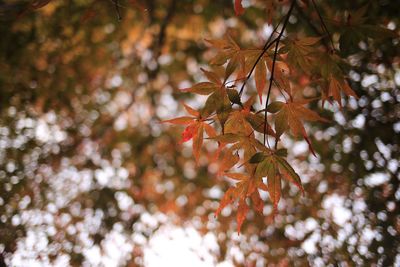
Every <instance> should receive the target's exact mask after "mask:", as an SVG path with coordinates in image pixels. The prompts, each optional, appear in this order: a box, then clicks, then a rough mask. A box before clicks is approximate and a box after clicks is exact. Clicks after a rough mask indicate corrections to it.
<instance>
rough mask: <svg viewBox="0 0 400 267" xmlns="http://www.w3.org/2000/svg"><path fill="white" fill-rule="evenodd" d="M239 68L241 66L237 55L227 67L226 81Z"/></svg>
mask: <svg viewBox="0 0 400 267" xmlns="http://www.w3.org/2000/svg"><path fill="white" fill-rule="evenodd" d="M238 66H239V58H238V56H237V55H234V56H233V57H232V58H231V60H229V62H228V65H227V66H226V70H225V77H224V80H225V81H226V80H227V79H228V78H229V76H231V75H232V73H233V72H234V71H235V70H236V68H237V67H238Z"/></svg>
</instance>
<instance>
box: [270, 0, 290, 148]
mask: <svg viewBox="0 0 400 267" xmlns="http://www.w3.org/2000/svg"><path fill="white" fill-rule="evenodd" d="M295 3H296V0H292V3H291V4H290V8H289V11H288V13H287V14H286V17H285V21H284V23H283V26H282V29H281V32H280V33H279V35H278V37H277V38H276V39H275V40H276V42H275V52H274V58H273V60H272V68H271V76H270V78H269V87H268V93H267V100H266V101H265V112H264V145H265V141H267V145H268V147H269V148H270V146H269V142H268V139H267V132H268V124H267V114H268V111H267V107H268V102H269V97H270V95H271V89H272V82H273V80H274V71H275V63H276V56H277V54H278V47H279V42H280V40H281V37H282V35H283V32H284V31H285V28H286V26H287V23H288V21H289V17H290V15H291V13H292V11H293V7H294V4H295Z"/></svg>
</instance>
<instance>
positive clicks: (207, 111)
mask: <svg viewBox="0 0 400 267" xmlns="http://www.w3.org/2000/svg"><path fill="white" fill-rule="evenodd" d="M217 106H218V95H217V94H216V93H215V92H214V93H213V94H211V95H210V96H209V97H208V98H207V100H206V104H205V105H204V108H203V109H202V111H201V116H202V117H203V118H207V117H209V116H210V115H211V114H212V113H213V112H214V111H216V110H217Z"/></svg>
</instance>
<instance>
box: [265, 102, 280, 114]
mask: <svg viewBox="0 0 400 267" xmlns="http://www.w3.org/2000/svg"><path fill="white" fill-rule="evenodd" d="M283 105H284V103H283V102H280V101H275V102H272V103H271V104H269V105H268V107H267V111H268V112H269V113H277V112H278V111H279V110H281V108H282V107H283Z"/></svg>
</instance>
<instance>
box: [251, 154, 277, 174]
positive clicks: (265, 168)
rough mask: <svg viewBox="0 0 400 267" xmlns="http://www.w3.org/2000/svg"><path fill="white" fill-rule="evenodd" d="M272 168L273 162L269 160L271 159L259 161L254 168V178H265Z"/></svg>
mask: <svg viewBox="0 0 400 267" xmlns="http://www.w3.org/2000/svg"><path fill="white" fill-rule="evenodd" d="M272 166H273V162H272V160H271V157H267V158H265V159H264V160H263V161H261V162H260V163H259V164H258V165H257V167H256V172H255V174H254V176H255V177H257V178H259V177H265V176H267V174H268V172H269V169H270V168H271V167H272Z"/></svg>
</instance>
